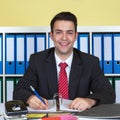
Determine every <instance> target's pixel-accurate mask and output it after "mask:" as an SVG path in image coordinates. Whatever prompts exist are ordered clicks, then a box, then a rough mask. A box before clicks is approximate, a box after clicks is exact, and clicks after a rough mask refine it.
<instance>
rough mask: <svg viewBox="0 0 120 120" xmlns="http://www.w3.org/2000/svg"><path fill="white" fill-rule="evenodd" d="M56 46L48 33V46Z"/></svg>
mask: <svg viewBox="0 0 120 120" xmlns="http://www.w3.org/2000/svg"><path fill="white" fill-rule="evenodd" d="M51 47H54V42H53V40H52V39H51V37H50V33H49V34H48V48H51Z"/></svg>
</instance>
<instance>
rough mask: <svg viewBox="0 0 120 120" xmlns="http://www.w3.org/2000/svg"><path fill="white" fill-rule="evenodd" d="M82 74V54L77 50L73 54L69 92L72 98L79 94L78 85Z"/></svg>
mask: <svg viewBox="0 0 120 120" xmlns="http://www.w3.org/2000/svg"><path fill="white" fill-rule="evenodd" d="M81 74H82V62H81V59H80V54H79V53H77V52H75V50H74V54H73V62H72V66H71V72H70V77H69V93H70V99H74V98H75V97H76V94H77V86H78V84H79V80H80V77H81Z"/></svg>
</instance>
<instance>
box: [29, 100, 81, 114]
mask: <svg viewBox="0 0 120 120" xmlns="http://www.w3.org/2000/svg"><path fill="white" fill-rule="evenodd" d="M48 102H49V107H48V109H47V110H34V109H31V108H29V107H28V111H29V112H62V111H63V112H64V111H65V112H67V111H70V112H78V111H80V110H75V109H69V108H68V105H69V104H70V103H71V100H66V99H62V100H60V111H56V101H55V100H48Z"/></svg>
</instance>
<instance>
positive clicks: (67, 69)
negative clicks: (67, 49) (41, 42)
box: [55, 52, 73, 83]
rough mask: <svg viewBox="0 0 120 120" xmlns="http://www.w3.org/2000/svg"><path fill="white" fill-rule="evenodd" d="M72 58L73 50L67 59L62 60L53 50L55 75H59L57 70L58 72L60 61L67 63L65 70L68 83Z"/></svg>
mask: <svg viewBox="0 0 120 120" xmlns="http://www.w3.org/2000/svg"><path fill="white" fill-rule="evenodd" d="M72 59H73V52H72V54H71V55H70V56H69V57H68V59H67V60H65V61H62V60H61V59H60V58H59V57H58V55H57V54H56V52H55V60H56V67H57V76H59V72H60V66H59V64H60V63H61V62H62V63H64V62H66V63H67V64H68V66H67V67H66V72H67V78H68V83H69V75H70V70H71V64H72Z"/></svg>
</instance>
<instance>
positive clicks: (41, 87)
mask: <svg viewBox="0 0 120 120" xmlns="http://www.w3.org/2000/svg"><path fill="white" fill-rule="evenodd" d="M57 84H58V79H57V68H56V61H55V56H54V48H51V49H48V50H46V51H42V52H39V53H36V54H33V55H31V57H30V61H29V67H28V69H27V71H26V73H25V74H24V76H23V78H22V79H21V80H20V81H19V83H18V84H17V86H16V87H15V90H14V95H13V98H14V99H20V100H23V101H24V102H26V101H27V99H28V98H29V97H30V96H31V95H33V92H32V91H31V89H30V87H29V86H30V85H32V86H33V87H34V88H35V89H36V90H37V91H38V93H39V94H40V95H41V96H42V97H44V98H46V99H52V98H53V95H54V94H55V93H57V92H58V87H57ZM69 96H70V99H71V100H72V99H74V98H76V97H86V98H92V99H96V100H98V103H113V102H115V93H114V89H113V88H112V86H111V84H110V83H109V82H108V80H107V79H106V78H105V77H104V74H103V72H102V70H101V69H100V66H99V59H98V58H97V57H94V56H91V55H88V54H85V53H82V52H80V51H79V50H77V49H74V51H73V61H72V66H71V71H70V76H69Z"/></svg>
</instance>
